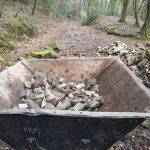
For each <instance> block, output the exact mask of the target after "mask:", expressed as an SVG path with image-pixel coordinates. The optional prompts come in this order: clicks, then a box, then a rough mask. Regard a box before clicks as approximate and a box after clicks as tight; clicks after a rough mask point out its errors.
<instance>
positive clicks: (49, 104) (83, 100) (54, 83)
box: [14, 71, 105, 111]
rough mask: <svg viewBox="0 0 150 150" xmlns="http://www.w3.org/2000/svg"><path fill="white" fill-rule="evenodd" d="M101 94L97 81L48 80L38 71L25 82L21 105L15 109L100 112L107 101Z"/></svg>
mask: <svg viewBox="0 0 150 150" xmlns="http://www.w3.org/2000/svg"><path fill="white" fill-rule="evenodd" d="M99 93H100V91H99V85H98V83H97V80H96V79H91V80H86V81H78V82H70V81H66V80H65V79H64V78H58V77H56V78H55V79H51V80H48V78H47V77H46V75H45V74H44V73H42V72H38V71H36V72H35V73H34V75H33V77H32V78H31V81H25V82H24V87H23V88H22V90H21V92H20V103H19V104H18V106H15V107H14V108H21V109H40V108H42V109H58V110H72V111H100V108H101V106H102V105H104V103H105V101H104V98H103V97H102V96H101V95H99Z"/></svg>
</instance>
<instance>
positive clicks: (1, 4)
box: [0, 0, 3, 17]
mask: <svg viewBox="0 0 150 150" xmlns="http://www.w3.org/2000/svg"><path fill="white" fill-rule="evenodd" d="M2 15H3V0H1V1H0V17H2Z"/></svg>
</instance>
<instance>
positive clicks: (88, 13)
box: [87, 0, 92, 17]
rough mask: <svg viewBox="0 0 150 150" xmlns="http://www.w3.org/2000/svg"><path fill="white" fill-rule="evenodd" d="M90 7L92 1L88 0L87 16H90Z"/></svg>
mask: <svg viewBox="0 0 150 150" xmlns="http://www.w3.org/2000/svg"><path fill="white" fill-rule="evenodd" d="M91 7H92V0H88V10H87V16H88V17H90V16H91Z"/></svg>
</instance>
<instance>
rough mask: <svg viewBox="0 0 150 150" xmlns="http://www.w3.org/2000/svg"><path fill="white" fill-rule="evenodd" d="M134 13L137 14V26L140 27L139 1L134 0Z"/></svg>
mask: <svg viewBox="0 0 150 150" xmlns="http://www.w3.org/2000/svg"><path fill="white" fill-rule="evenodd" d="M134 15H135V26H136V27H140V22H139V14H138V1H137V0H134Z"/></svg>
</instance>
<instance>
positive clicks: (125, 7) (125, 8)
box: [120, 0, 129, 22]
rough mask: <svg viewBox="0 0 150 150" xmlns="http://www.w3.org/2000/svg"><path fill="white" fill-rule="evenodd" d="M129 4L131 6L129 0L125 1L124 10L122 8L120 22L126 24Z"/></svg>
mask: <svg viewBox="0 0 150 150" xmlns="http://www.w3.org/2000/svg"><path fill="white" fill-rule="evenodd" d="M128 4H129V0H123V8H122V13H121V18H120V22H125V19H126V15H127V8H128Z"/></svg>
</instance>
